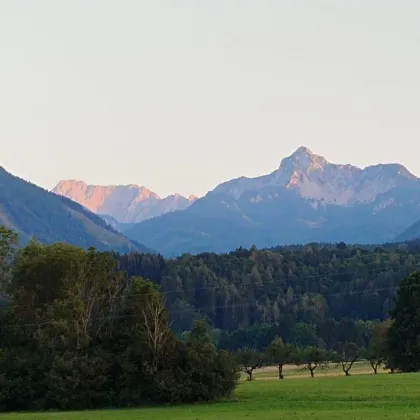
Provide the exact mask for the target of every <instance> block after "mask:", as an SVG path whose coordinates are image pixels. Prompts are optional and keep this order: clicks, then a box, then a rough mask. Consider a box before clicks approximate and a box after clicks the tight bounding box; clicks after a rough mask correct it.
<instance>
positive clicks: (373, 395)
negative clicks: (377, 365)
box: [0, 365, 420, 420]
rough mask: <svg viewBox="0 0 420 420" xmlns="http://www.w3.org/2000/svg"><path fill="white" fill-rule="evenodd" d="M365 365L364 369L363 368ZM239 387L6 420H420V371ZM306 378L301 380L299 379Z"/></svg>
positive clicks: (260, 379) (259, 380) (7, 419)
mask: <svg viewBox="0 0 420 420" xmlns="http://www.w3.org/2000/svg"><path fill="white" fill-rule="evenodd" d="M361 366H362V365H360V366H359V369H361ZM264 375H265V373H264V372H263V373H260V374H259V375H256V380H255V381H253V382H243V383H241V384H240V385H239V387H238V389H237V391H236V396H235V398H234V399H232V400H231V401H225V402H220V403H215V404H203V405H193V406H180V407H164V408H143V409H133V410H108V411H90V412H73V413H41V414H31V413H27V414H6V415H2V416H0V418H1V419H5V420H38V419H39V420H41V419H47V420H55V419H57V420H58V419H61V420H64V419H69V420H108V419H123V420H132V419H133V420H134V419H144V420H213V419H216V420H236V419H261V420H277V419H311V420H324V419H326V420H328V419H349V420H350V419H352V420H358V419H363V420H371V419H378V420H380V419H381V420H382V419H399V420H402V419H420V398H419V395H420V374H395V375H387V374H380V375H376V376H375V375H354V376H350V377H344V376H329V375H328V374H325V372H324V375H319V377H316V378H314V379H311V378H304V377H303V376H300V375H299V374H296V375H291V376H290V377H289V378H288V379H285V380H284V381H279V380H269V378H266V380H264V379H263V378H264ZM298 378H301V379H298Z"/></svg>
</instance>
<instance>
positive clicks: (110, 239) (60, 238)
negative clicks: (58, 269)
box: [0, 167, 151, 252]
mask: <svg viewBox="0 0 420 420" xmlns="http://www.w3.org/2000/svg"><path fill="white" fill-rule="evenodd" d="M0 224H3V225H6V226H8V227H9V228H12V229H14V230H15V231H17V232H18V233H19V236H20V239H21V241H22V242H23V243H24V242H26V241H28V240H29V239H30V238H31V237H35V238H36V239H37V240H39V241H40V242H42V243H53V242H67V243H69V244H72V245H75V246H80V247H83V248H89V247H94V248H96V249H98V250H102V251H110V250H113V251H118V252H132V251H138V252H149V251H151V250H150V249H149V248H147V247H145V246H144V245H141V244H139V243H137V242H133V241H132V240H129V239H127V238H126V237H124V236H123V235H122V234H121V233H119V232H117V231H116V230H114V229H112V228H111V227H110V226H109V225H107V223H106V222H105V221H104V220H102V219H101V218H100V217H99V216H97V215H95V214H94V213H92V212H90V211H88V210H87V209H85V208H84V207H82V206H81V205H80V204H77V203H75V202H73V201H71V200H69V199H68V198H65V197H61V196H59V195H56V194H53V193H51V192H48V191H46V190H44V189H43V188H41V187H38V186H36V185H34V184H31V183H29V182H27V181H25V180H23V179H20V178H18V177H16V176H14V175H12V174H10V173H9V172H7V171H6V170H5V169H4V168H2V167H0Z"/></svg>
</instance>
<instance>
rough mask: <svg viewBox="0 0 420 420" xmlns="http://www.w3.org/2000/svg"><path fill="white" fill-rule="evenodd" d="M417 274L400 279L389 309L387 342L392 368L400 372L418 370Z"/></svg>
mask: <svg viewBox="0 0 420 420" xmlns="http://www.w3.org/2000/svg"><path fill="white" fill-rule="evenodd" d="M419 308H420V273H419V272H418V273H414V274H411V275H410V276H408V277H406V278H405V279H404V280H402V281H401V283H400V285H399V287H398V289H397V292H396V295H395V297H394V304H393V308H392V310H391V313H390V315H391V318H392V321H393V322H392V325H391V327H390V329H389V338H388V345H389V351H390V354H391V355H392V359H393V361H394V364H395V367H397V368H398V369H401V370H402V371H403V372H417V371H419V370H420V341H419V336H420V312H419Z"/></svg>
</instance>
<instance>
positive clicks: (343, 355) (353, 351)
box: [337, 341, 361, 376]
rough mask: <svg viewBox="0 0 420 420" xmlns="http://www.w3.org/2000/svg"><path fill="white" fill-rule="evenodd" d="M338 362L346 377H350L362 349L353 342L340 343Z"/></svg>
mask: <svg viewBox="0 0 420 420" xmlns="http://www.w3.org/2000/svg"><path fill="white" fill-rule="evenodd" d="M337 355H338V362H339V364H340V365H341V368H342V369H343V372H344V373H345V374H346V376H350V370H351V368H352V367H353V364H354V363H355V362H356V361H357V359H359V357H360V355H361V349H360V347H359V346H358V345H357V344H356V343H353V342H347V341H346V342H345V343H339V345H338V352H337Z"/></svg>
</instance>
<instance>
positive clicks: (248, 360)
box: [236, 348, 264, 381]
mask: <svg viewBox="0 0 420 420" xmlns="http://www.w3.org/2000/svg"><path fill="white" fill-rule="evenodd" d="M236 360H237V363H238V365H239V367H240V370H241V371H242V372H244V373H246V374H247V375H248V381H252V380H253V378H254V377H253V375H254V370H255V369H259V368H261V367H262V366H263V364H264V357H263V354H261V353H260V352H258V351H257V350H255V349H250V348H243V349H241V350H238V352H237V353H236Z"/></svg>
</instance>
